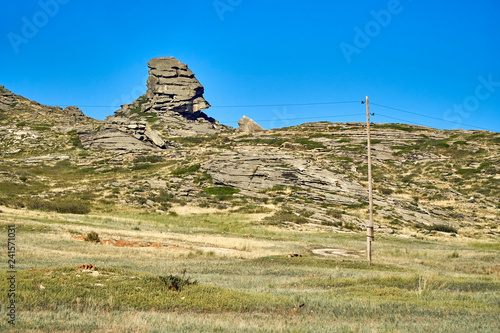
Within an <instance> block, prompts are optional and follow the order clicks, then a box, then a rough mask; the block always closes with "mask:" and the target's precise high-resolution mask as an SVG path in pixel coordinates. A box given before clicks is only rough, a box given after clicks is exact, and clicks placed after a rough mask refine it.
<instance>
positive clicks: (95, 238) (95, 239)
mask: <svg viewBox="0 0 500 333" xmlns="http://www.w3.org/2000/svg"><path fill="white" fill-rule="evenodd" d="M83 240H84V241H86V242H91V243H99V242H100V241H101V240H100V239H99V235H98V234H97V232H95V231H91V232H89V233H88V234H87V236H85V238H84V239H83Z"/></svg>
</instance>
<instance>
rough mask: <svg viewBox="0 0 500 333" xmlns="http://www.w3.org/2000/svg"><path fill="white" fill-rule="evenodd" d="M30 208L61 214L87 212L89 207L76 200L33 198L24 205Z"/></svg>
mask: <svg viewBox="0 0 500 333" xmlns="http://www.w3.org/2000/svg"><path fill="white" fill-rule="evenodd" d="M26 206H27V207H28V209H31V210H43V211H48V212H57V213H62V214H82V215H83V214H88V213H90V207H89V206H88V204H86V203H83V202H81V201H76V200H59V201H49V200H42V199H33V200H30V201H29V202H28V204H27V205H26Z"/></svg>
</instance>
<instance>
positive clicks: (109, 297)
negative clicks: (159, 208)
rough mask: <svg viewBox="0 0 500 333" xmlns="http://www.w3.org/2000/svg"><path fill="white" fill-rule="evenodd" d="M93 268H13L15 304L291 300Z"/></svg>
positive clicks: (249, 305) (241, 305) (163, 306)
mask: <svg viewBox="0 0 500 333" xmlns="http://www.w3.org/2000/svg"><path fill="white" fill-rule="evenodd" d="M97 272H98V275H97V276H93V275H92V274H91V273H87V272H82V271H81V270H77V269H75V268H73V267H62V268H51V269H43V270H36V271H18V272H17V273H16V278H17V279H18V281H20V282H19V284H18V293H19V298H18V299H17V303H16V306H17V308H18V309H22V311H23V312H25V311H35V310H39V311H41V310H44V311H57V310H58V309H59V308H60V307H61V306H65V307H68V308H70V309H72V310H73V311H78V312H81V311H83V312H85V311H86V310H96V309H98V310H100V311H118V310H130V309H134V310H136V311H137V310H155V311H166V310H168V311H173V310H177V309H178V310H181V309H183V310H195V311H210V312H212V311H213V312H222V311H237V312H244V311H251V310H259V309H261V310H264V309H269V310H270V309H274V308H276V307H285V306H291V305H292V304H293V303H292V300H291V299H290V298H289V297H284V296H274V295H265V294H258V293H251V292H243V291H237V290H231V289H225V288H220V287H213V286H208V285H205V284H201V283H196V284H195V283H193V281H186V278H183V277H179V276H174V275H167V276H156V275H153V274H146V273H141V272H136V271H131V270H127V269H122V268H113V267H109V268H108V267H104V268H98V271H97ZM0 278H1V282H0V287H1V288H2V290H8V289H9V288H8V283H9V281H8V280H7V273H6V271H5V270H2V271H0ZM40 286H43V287H44V288H43V289H40ZM174 286H176V287H177V290H176V288H174ZM0 301H1V302H2V304H7V293H2V294H1V295H0Z"/></svg>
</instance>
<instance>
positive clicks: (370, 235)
mask: <svg viewBox="0 0 500 333" xmlns="http://www.w3.org/2000/svg"><path fill="white" fill-rule="evenodd" d="M366 137H367V140H366V142H367V145H368V196H369V200H370V222H369V224H368V226H367V228H366V257H367V259H368V263H369V264H370V265H371V263H372V242H373V240H374V233H373V188H372V145H371V140H370V104H369V101H368V96H366Z"/></svg>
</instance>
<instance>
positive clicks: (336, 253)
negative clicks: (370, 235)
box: [312, 249, 360, 258]
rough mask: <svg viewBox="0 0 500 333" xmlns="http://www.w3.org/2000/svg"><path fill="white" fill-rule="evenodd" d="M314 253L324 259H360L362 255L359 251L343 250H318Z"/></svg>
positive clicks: (313, 251)
mask: <svg viewBox="0 0 500 333" xmlns="http://www.w3.org/2000/svg"><path fill="white" fill-rule="evenodd" d="M312 253H314V254H317V255H320V256H323V257H344V258H359V257H360V253H359V252H357V251H350V250H343V249H316V250H312Z"/></svg>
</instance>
